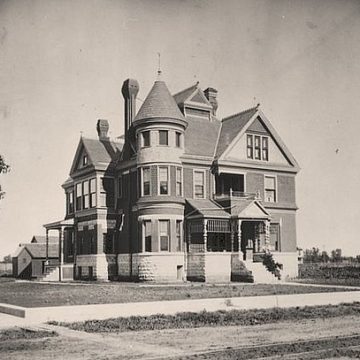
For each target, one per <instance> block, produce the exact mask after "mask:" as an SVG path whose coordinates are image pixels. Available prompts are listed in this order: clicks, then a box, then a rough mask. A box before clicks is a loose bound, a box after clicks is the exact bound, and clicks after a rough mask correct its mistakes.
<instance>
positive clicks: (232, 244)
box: [230, 222, 235, 252]
mask: <svg viewBox="0 0 360 360" xmlns="http://www.w3.org/2000/svg"><path fill="white" fill-rule="evenodd" d="M234 230H235V226H234V223H233V222H231V223H230V241H231V252H234V238H235V231H234Z"/></svg>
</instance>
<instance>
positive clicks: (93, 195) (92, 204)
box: [89, 178, 97, 209]
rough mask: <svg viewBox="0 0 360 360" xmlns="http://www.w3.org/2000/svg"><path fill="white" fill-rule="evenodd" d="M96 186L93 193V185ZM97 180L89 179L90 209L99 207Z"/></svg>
mask: <svg viewBox="0 0 360 360" xmlns="http://www.w3.org/2000/svg"><path fill="white" fill-rule="evenodd" d="M92 183H93V184H94V191H91V184H92ZM96 186H97V182H96V178H91V179H89V209H93V208H95V207H96V205H97V196H96V195H97V191H96Z"/></svg>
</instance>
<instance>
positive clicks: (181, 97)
mask: <svg viewBox="0 0 360 360" xmlns="http://www.w3.org/2000/svg"><path fill="white" fill-rule="evenodd" d="M197 87H198V83H196V84H194V85H192V86H190V87H188V88H187V89H184V90H182V91H180V92H178V93H176V94H175V95H173V97H174V99H175V102H176V103H177V104H178V105H182V104H184V102H185V101H186V100H187V99H188V98H189V97H190V96H191V95H192V94H193V93H194V92H195V90H196V89H197Z"/></svg>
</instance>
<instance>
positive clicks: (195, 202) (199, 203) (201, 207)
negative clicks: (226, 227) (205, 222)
mask: <svg viewBox="0 0 360 360" xmlns="http://www.w3.org/2000/svg"><path fill="white" fill-rule="evenodd" d="M186 201H187V203H188V204H189V205H190V206H191V207H192V208H193V211H190V212H189V213H188V214H187V215H186V216H187V217H196V215H201V216H203V217H206V218H222V219H228V218H230V214H229V213H227V212H226V211H225V210H224V208H222V207H221V206H220V205H219V204H217V203H216V202H214V201H212V200H209V199H186Z"/></svg>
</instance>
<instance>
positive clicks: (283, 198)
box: [277, 175, 295, 204]
mask: <svg viewBox="0 0 360 360" xmlns="http://www.w3.org/2000/svg"><path fill="white" fill-rule="evenodd" d="M277 189H278V202H280V203H288V204H295V177H294V176H284V175H278V176H277Z"/></svg>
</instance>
